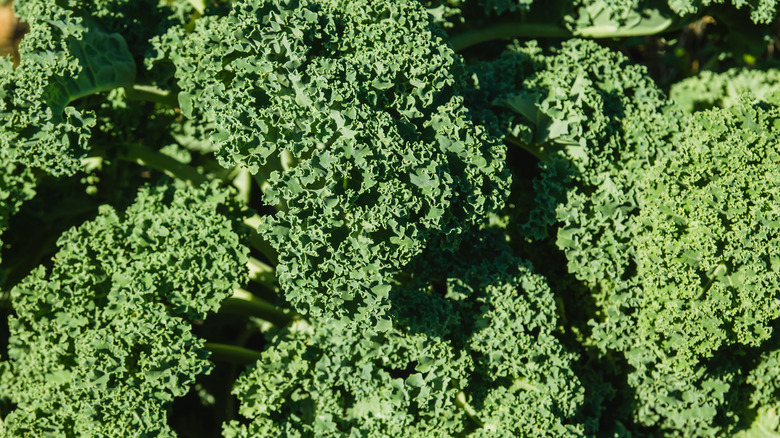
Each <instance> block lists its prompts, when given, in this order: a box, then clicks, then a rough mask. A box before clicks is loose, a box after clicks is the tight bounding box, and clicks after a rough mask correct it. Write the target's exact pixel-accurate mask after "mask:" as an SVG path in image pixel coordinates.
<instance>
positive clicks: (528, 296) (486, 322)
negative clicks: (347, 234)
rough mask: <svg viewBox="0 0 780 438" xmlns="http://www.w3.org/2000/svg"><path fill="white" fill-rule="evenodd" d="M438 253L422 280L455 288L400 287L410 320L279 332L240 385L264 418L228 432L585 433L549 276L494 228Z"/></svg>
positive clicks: (248, 412) (403, 311)
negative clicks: (376, 327)
mask: <svg viewBox="0 0 780 438" xmlns="http://www.w3.org/2000/svg"><path fill="white" fill-rule="evenodd" d="M498 238H500V235H498ZM472 248H474V249H472ZM489 250H494V251H489ZM488 254H493V255H492V256H489V255H488ZM496 255H499V256H498V257H497V256H496ZM475 258H478V259H481V260H482V261H481V262H480V263H476V264H475V263H472V262H471V260H473V259H475ZM431 260H434V261H433V262H432V263H424V264H423V266H421V267H420V268H419V269H420V274H422V273H423V272H424V273H425V274H426V275H424V276H421V277H422V278H429V276H434V277H435V276H442V277H445V278H446V280H445V281H446V284H447V286H446V291H444V292H443V295H442V293H441V292H438V291H435V290H432V285H431V284H430V283H426V282H422V281H412V282H411V283H410V284H408V285H405V286H399V287H398V288H397V289H395V290H394V291H393V292H392V294H393V296H394V298H395V302H396V303H397V305H398V306H397V308H396V309H395V312H397V313H398V315H408V316H409V319H405V318H404V317H403V316H402V317H400V318H399V320H398V322H397V323H395V324H394V325H393V326H392V327H385V328H384V329H385V330H384V331H383V332H378V331H373V330H369V331H365V330H355V329H353V328H350V327H349V324H347V323H346V322H332V321H328V322H321V321H312V322H310V323H303V322H301V323H298V325H293V326H292V327H290V328H289V329H288V330H286V331H283V332H281V333H279V334H277V335H276V336H275V337H274V339H273V341H272V343H271V345H270V346H269V348H268V349H267V350H266V351H265V352H264V353H263V355H262V357H261V359H260V361H259V362H258V363H257V365H256V366H255V367H254V368H252V369H250V370H249V371H248V372H247V373H246V374H245V375H243V376H242V377H241V378H239V380H238V382H237V384H236V387H235V389H234V391H235V393H236V395H237V396H238V398H239V399H240V400H241V401H242V406H241V413H242V415H244V416H246V417H249V418H251V419H252V423H251V424H250V425H249V426H248V427H243V426H240V424H239V423H238V422H233V423H231V424H230V425H228V426H227V428H226V429H225V431H226V436H266V435H273V436H350V435H357V436H387V437H393V436H431V437H433V436H442V435H446V436H474V437H477V436H517V435H518V434H522V435H528V436H577V435H579V434H581V433H582V432H583V426H582V424H579V423H578V418H576V417H577V415H578V414H579V408H580V405H581V404H582V401H583V389H582V387H581V385H580V384H579V382H578V380H577V377H576V376H575V375H574V374H573V373H572V371H571V362H572V361H573V360H574V358H575V357H574V355H573V354H571V353H570V352H568V351H566V349H565V348H564V347H563V346H562V345H561V343H560V342H559V341H558V339H557V338H556V337H555V334H554V333H555V331H556V322H557V321H556V320H557V317H556V315H555V313H554V311H555V304H554V298H553V295H552V291H551V290H550V288H549V286H548V285H547V283H546V282H545V280H544V278H543V277H541V276H539V275H538V274H536V273H534V272H533V270H532V268H531V267H530V265H529V264H528V263H527V262H524V261H522V260H519V259H517V258H514V257H512V256H511V254H510V253H509V251H508V249H507V248H503V249H502V245H501V243H500V242H498V243H497V242H496V236H495V233H489V232H480V233H476V234H473V235H472V236H471V238H470V239H469V240H468V241H467V245H466V246H465V247H464V248H463V249H462V250H461V251H459V252H458V253H457V254H452V253H449V252H445V253H442V254H436V255H432V257H431ZM445 260H446V261H445ZM433 289H435V287H434V288H433ZM415 309H428V310H423V311H422V312H421V315H420V316H419V317H418V316H417V315H415V313H418V312H415V311H414V310H415ZM418 318H419V319H418ZM508 338H511V339H513V340H514V341H513V342H511V343H507V342H505V340H506V339H508ZM456 400H459V401H456ZM468 400H471V403H472V404H473V406H471V405H470V404H469V402H468ZM453 401H455V403H453ZM530 405H533V406H537V407H538V409H535V410H529V409H524V407H525V406H530Z"/></svg>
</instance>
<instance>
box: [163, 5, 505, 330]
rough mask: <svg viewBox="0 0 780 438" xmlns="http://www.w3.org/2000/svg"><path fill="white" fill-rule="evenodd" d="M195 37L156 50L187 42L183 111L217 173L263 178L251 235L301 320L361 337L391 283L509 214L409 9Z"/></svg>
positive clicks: (253, 16)
mask: <svg viewBox="0 0 780 438" xmlns="http://www.w3.org/2000/svg"><path fill="white" fill-rule="evenodd" d="M198 25H199V27H197V28H196V30H195V31H194V32H192V33H190V34H188V35H186V36H184V35H181V33H180V32H179V33H173V34H171V35H168V37H167V38H169V39H186V40H187V42H186V44H181V45H179V46H178V49H179V50H180V52H173V53H171V55H170V56H171V58H172V59H173V61H174V63H175V64H176V66H177V69H178V71H179V72H180V74H179V75H178V79H179V85H180V86H181V88H182V94H180V95H179V101H180V104H181V107H182V111H183V113H184V114H185V115H187V116H193V117H194V115H195V114H203V117H205V118H206V119H207V120H208V121H212V122H213V123H214V126H215V132H214V133H213V135H212V136H211V139H212V141H213V142H214V144H215V145H216V146H217V147H218V148H219V151H218V152H217V156H218V158H219V159H220V162H221V163H222V164H223V165H225V166H231V165H235V164H240V165H242V166H245V167H247V168H248V169H249V170H250V171H251V172H252V173H257V174H259V175H261V176H263V177H267V178H268V179H267V183H268V189H267V190H266V192H265V196H266V197H265V200H266V202H268V203H269V204H270V205H273V206H276V207H277V208H278V209H279V210H280V211H279V212H278V213H277V214H276V217H275V218H271V217H268V218H267V220H266V221H265V222H264V223H263V225H262V227H261V231H262V232H263V233H265V234H266V235H267V237H268V239H269V241H270V243H271V245H273V246H274V248H275V249H276V250H277V251H278V253H279V262H280V264H279V266H278V270H277V273H278V275H279V281H280V283H281V284H282V286H283V287H284V288H285V296H286V298H287V300H289V301H290V302H291V303H292V304H293V305H294V306H295V307H296V309H297V310H298V311H299V312H301V313H304V314H310V315H312V316H315V317H318V316H328V317H336V318H340V317H343V316H349V317H352V318H354V319H355V320H358V321H360V320H368V321H369V323H371V324H373V323H372V322H371V321H375V320H377V319H381V318H382V314H383V312H384V309H385V308H386V307H387V304H386V302H387V293H388V290H389V285H388V281H389V277H390V275H392V273H393V272H394V271H396V270H398V269H399V268H400V267H401V266H403V265H404V264H406V263H408V262H409V260H410V259H411V258H412V257H414V256H415V255H417V254H419V253H420V251H421V250H422V248H424V247H425V246H426V245H427V244H428V243H429V242H432V241H437V242H440V243H439V244H442V245H449V246H453V245H456V244H457V239H458V236H459V235H460V233H462V232H464V231H465V230H468V228H469V227H471V226H473V225H474V224H475V223H476V222H478V220H479V219H478V218H480V217H481V216H483V215H484V214H485V212H486V211H490V210H492V209H495V208H496V207H497V206H498V205H500V204H501V203H502V202H503V199H505V197H506V195H505V193H504V192H505V190H506V179H507V175H506V173H505V172H504V166H503V164H502V160H503V149H502V147H500V146H499V145H498V144H496V143H495V141H493V140H490V139H489V138H487V137H486V136H485V135H484V133H483V132H482V130H481V129H480V128H478V127H476V126H474V125H473V124H472V123H471V122H470V120H469V115H468V111H467V110H466V109H465V108H464V106H463V103H462V98H460V97H459V96H458V95H457V94H456V93H455V91H456V90H457V88H458V86H459V82H458V80H459V77H460V75H461V70H462V66H461V64H460V62H459V61H458V60H457V58H456V55H455V54H454V52H452V51H451V50H450V49H448V48H446V47H445V46H443V43H442V41H441V39H440V36H439V35H438V33H437V32H435V31H434V30H433V29H431V27H430V23H429V21H428V18H427V15H426V13H425V11H424V10H423V9H422V8H421V7H420V6H419V5H418V4H417V3H415V2H411V1H403V2H394V3H392V4H389V3H375V2H354V1H350V2H335V1H334V2H319V3H306V2H303V3H300V4H299V3H298V2H287V1H283V2H270V1H265V2H255V1H248V2H238V3H237V4H236V5H235V7H234V9H233V11H232V12H231V14H230V15H229V16H227V17H214V18H212V19H210V20H201V21H199V22H198ZM376 41H382V44H376ZM312 47H316V49H315V50H312ZM204 54H206V56H207V58H205V59H204ZM235 102H249V103H251V104H250V105H239V106H237V105H235ZM269 169H273V171H269ZM347 267H348V268H349V269H348V270H347V269H345V268H347Z"/></svg>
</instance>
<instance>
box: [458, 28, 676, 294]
mask: <svg viewBox="0 0 780 438" xmlns="http://www.w3.org/2000/svg"><path fill="white" fill-rule="evenodd" d="M472 71H473V80H472V81H473V85H472V88H471V90H470V92H469V94H468V100H467V102H468V104H469V106H470V107H471V108H472V109H473V113H474V114H475V119H476V120H477V121H480V122H482V123H485V124H486V125H487V126H488V127H489V128H490V129H491V131H492V133H493V135H496V136H501V137H503V138H505V140H506V141H507V142H508V143H510V145H511V147H519V148H522V149H524V150H525V151H527V152H529V153H530V154H532V155H534V156H536V158H538V159H540V164H539V166H540V169H541V177H540V178H538V179H537V180H535V181H534V188H535V191H536V193H537V194H536V205H535V206H534V207H533V208H532V209H530V211H524V212H516V213H515V214H517V215H518V216H519V218H518V220H521V221H523V222H524V223H523V224H522V226H521V231H522V233H523V234H525V235H526V236H529V237H533V238H535V239H540V238H544V237H546V236H547V235H548V234H550V233H551V232H553V231H554V230H555V228H556V227H557V228H558V231H557V245H558V247H559V248H561V249H562V250H563V251H565V253H566V256H567V259H568V263H569V265H568V266H569V271H570V272H572V273H573V274H575V275H576V276H577V278H578V279H580V280H581V281H583V282H585V284H587V285H588V286H590V287H591V288H593V289H594V290H596V291H597V292H598V291H604V292H605V293H611V292H612V291H613V290H614V289H615V287H616V283H619V279H620V277H621V275H622V274H623V273H624V272H626V270H628V269H630V266H631V263H632V262H631V259H630V248H631V245H630V243H631V241H632V238H633V236H632V235H631V233H630V232H629V230H628V228H627V224H628V221H629V219H630V218H631V217H632V216H634V215H636V214H637V202H638V201H637V196H638V195H637V185H638V183H639V182H640V181H642V180H643V178H645V175H646V172H647V169H648V168H649V167H650V166H651V165H652V163H653V162H654V161H655V160H656V158H657V156H659V155H662V154H664V153H666V151H667V150H668V149H670V148H671V144H673V141H672V138H673V137H674V136H675V135H676V134H677V133H678V132H679V130H680V127H679V121H678V120H679V119H680V118H681V114H680V111H679V110H678V109H677V108H676V107H674V106H673V105H672V104H671V103H669V102H668V101H667V100H666V98H665V97H664V95H663V93H662V92H661V91H660V90H659V89H658V88H657V87H656V86H655V85H654V84H653V82H652V80H651V79H650V78H649V77H648V76H647V73H646V71H645V69H644V68H643V67H640V66H637V65H632V64H630V63H629V62H628V60H627V59H626V58H625V57H624V56H623V55H621V54H619V53H616V52H613V51H611V50H609V49H606V48H603V47H600V46H599V45H598V44H596V43H595V42H592V41H587V40H569V41H566V42H564V43H563V44H562V46H561V47H560V48H559V49H556V50H553V51H552V53H550V54H549V55H547V54H544V53H543V51H542V50H541V49H540V48H538V47H537V46H536V45H535V44H527V45H526V46H519V45H512V46H510V47H509V48H508V49H507V50H506V51H505V52H504V53H503V54H502V55H501V56H500V57H499V58H498V59H496V60H494V61H490V62H484V63H479V64H476V65H474V66H473V67H472ZM529 158H530V157H529ZM518 208H523V206H518Z"/></svg>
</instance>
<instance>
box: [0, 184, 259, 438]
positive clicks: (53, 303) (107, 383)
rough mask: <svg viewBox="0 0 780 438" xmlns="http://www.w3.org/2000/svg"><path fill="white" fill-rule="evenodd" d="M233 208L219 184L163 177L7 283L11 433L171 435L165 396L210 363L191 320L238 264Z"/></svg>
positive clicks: (0, 381) (2, 376)
mask: <svg viewBox="0 0 780 438" xmlns="http://www.w3.org/2000/svg"><path fill="white" fill-rule="evenodd" d="M230 208H231V207H230V203H229V202H228V195H227V194H226V193H225V192H223V191H221V190H219V189H217V188H216V187H213V186H202V187H201V188H199V189H192V188H186V187H184V185H183V184H177V185H176V186H175V188H174V186H172V185H170V186H162V185H161V186H156V187H149V188H144V189H142V190H141V192H140V193H139V195H138V198H137V200H136V202H135V203H134V204H133V205H132V206H130V207H129V208H128V209H127V210H126V211H125V212H117V211H115V210H114V209H113V208H111V207H108V206H104V207H102V208H101V209H100V213H99V215H98V216H97V218H95V219H94V220H92V221H89V222H86V223H84V224H83V225H82V226H80V227H78V228H74V229H71V230H69V231H68V232H67V233H66V234H65V235H63V236H62V238H61V239H60V240H59V242H58V244H59V247H60V249H59V252H57V254H56V255H55V257H54V264H53V266H52V267H51V269H48V270H47V269H45V268H44V267H39V268H37V269H35V270H34V271H33V272H32V273H31V274H30V275H29V276H28V277H27V278H25V279H24V280H23V281H22V282H21V283H20V284H19V285H17V286H16V287H15V288H14V289H12V292H11V296H12V304H13V307H14V310H15V313H16V315H15V316H12V317H10V318H9V325H10V335H11V336H10V340H9V347H8V356H9V357H8V360H7V361H5V362H3V363H2V373H0V393H2V395H3V397H4V398H5V399H7V400H9V401H10V402H11V403H13V404H14V405H16V409H14V410H13V411H11V412H10V413H9V414H8V415H7V416H6V418H5V419H4V422H5V427H6V429H7V431H8V433H9V434H10V435H13V436H27V435H35V436H40V435H58V436H81V435H83V434H85V433H87V431H89V434H90V435H94V436H126V435H127V433H128V431H133V433H134V434H138V435H145V436H152V435H154V436H172V431H171V430H170V429H169V428H168V426H167V422H166V416H167V411H168V406H169V404H170V402H171V401H172V400H173V399H174V398H175V397H180V396H182V395H184V394H185V393H186V392H187V391H188V389H189V387H190V385H191V384H192V383H193V381H194V379H195V377H196V376H198V375H200V374H203V373H208V372H209V371H210V369H211V364H210V363H209V362H208V361H207V360H206V357H207V356H208V353H207V352H205V350H203V348H202V347H203V342H202V341H201V340H199V339H198V338H197V337H195V336H194V335H193V333H192V330H191V329H192V327H191V321H193V320H194V319H196V318H203V317H204V316H205V315H206V313H207V312H209V311H214V310H216V309H217V308H218V306H219V305H220V302H221V301H222V300H223V299H224V298H225V297H227V296H228V295H229V294H230V293H231V292H232V290H233V288H235V287H237V286H238V283H239V282H240V281H241V279H242V277H243V275H245V273H244V269H245V268H244V266H245V263H246V260H247V254H246V252H247V251H246V249H245V248H244V247H243V246H242V245H241V244H240V242H239V240H240V239H239V235H238V234H237V233H236V231H235V230H234V228H235V226H236V225H235V222H234V221H233V219H231V217H230V216H228V217H226V216H225V215H223V214H221V213H222V212H225V213H228V214H231V215H232V213H229V211H230Z"/></svg>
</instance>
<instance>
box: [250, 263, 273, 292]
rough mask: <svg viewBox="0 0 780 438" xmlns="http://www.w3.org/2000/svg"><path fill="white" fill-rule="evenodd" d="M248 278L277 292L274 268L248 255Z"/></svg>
mask: <svg viewBox="0 0 780 438" xmlns="http://www.w3.org/2000/svg"><path fill="white" fill-rule="evenodd" d="M247 265H248V266H249V279H250V280H252V281H254V282H256V283H259V284H261V285H263V286H265V288H266V289H268V290H271V291H273V292H275V293H278V292H279V291H278V287H277V285H276V269H274V268H273V267H272V266H270V265H267V264H265V263H263V262H261V261H260V260H258V259H256V258H254V257H249V262H248V263H247Z"/></svg>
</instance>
